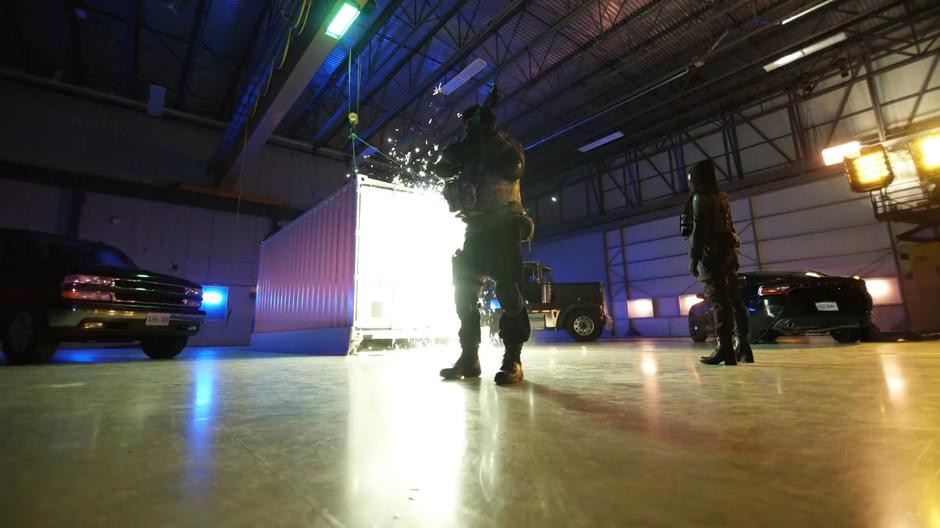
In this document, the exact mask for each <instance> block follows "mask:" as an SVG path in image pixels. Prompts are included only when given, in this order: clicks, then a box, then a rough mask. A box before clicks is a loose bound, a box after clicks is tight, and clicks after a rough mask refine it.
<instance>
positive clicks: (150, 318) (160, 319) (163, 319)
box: [146, 313, 170, 326]
mask: <svg viewBox="0 0 940 528" xmlns="http://www.w3.org/2000/svg"><path fill="white" fill-rule="evenodd" d="M146 326H170V314H161V313H149V314H147V323H146Z"/></svg>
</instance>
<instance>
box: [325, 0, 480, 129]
mask: <svg viewBox="0 0 940 528" xmlns="http://www.w3.org/2000/svg"><path fill="white" fill-rule="evenodd" d="M467 2H468V0H458V1H457V2H456V3H454V5H453V6H451V8H450V9H448V10H447V11H446V12H445V13H443V15H441V16H440V18H438V20H437V23H436V24H434V27H432V28H431V30H430V31H428V32H427V33H425V35H424V37H423V38H422V39H421V41H420V42H418V43H417V44H416V45H415V46H414V47H412V48H411V49H410V50H408V52H407V53H406V54H405V55H404V56H403V57H402V58H401V59H399V60H398V62H396V63H395V65H394V66H393V67H392V69H391V70H389V73H388V75H386V76H385V77H384V78H383V79H382V81H381V82H378V83H373V84H372V89H371V90H367V91H366V94H365V97H363V98H362V100H361V101H360V104H361V106H365V105H366V104H368V103H369V102H370V101H371V100H372V99H373V98H374V97H375V95H376V94H377V93H379V92H380V91H382V90H383V89H385V88H387V85H388V81H389V80H390V79H391V78H393V77H394V76H395V75H396V74H397V73H398V72H399V71H401V69H402V68H403V67H404V66H405V65H406V64H408V63H409V62H410V61H411V59H412V58H413V57H414V56H415V55H416V54H417V53H418V51H419V50H421V49H424V47H425V46H427V45H428V44H429V43H430V42H431V39H433V38H434V35H436V34H437V32H438V31H440V30H441V28H443V27H444V26H445V25H447V23H448V22H450V20H451V19H452V18H454V16H455V15H457V13H459V12H460V9H461V8H462V7H463V6H464V4H466V3H467ZM345 116H346V109H345V108H342V107H340V108H337V109H336V111H335V112H333V115H332V116H330V118H329V119H327V120H326V122H325V123H323V125H322V126H320V129H319V130H317V133H316V134H314V136H313V144H314V145H323V144H326V142H327V141H329V139H330V138H332V137H333V136H334V135H336V132H337V131H338V130H339V128H340V127H341V126H342V124H343V123H345V121H344V120H343V118H345Z"/></svg>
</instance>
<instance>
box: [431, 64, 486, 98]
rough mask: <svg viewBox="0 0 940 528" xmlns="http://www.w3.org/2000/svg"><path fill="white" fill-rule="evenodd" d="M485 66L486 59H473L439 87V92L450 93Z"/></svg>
mask: <svg viewBox="0 0 940 528" xmlns="http://www.w3.org/2000/svg"><path fill="white" fill-rule="evenodd" d="M483 68H486V61H485V60H483V59H474V60H473V62H471V63H470V64H468V65H467V67H466V68H464V69H463V70H461V71H460V73H458V74H457V75H455V76H454V78H453V79H451V80H449V81H447V84H445V85H444V86H442V87H441V93H443V94H444V95H450V94H452V93H454V92H456V91H457V89H459V88H460V87H461V86H463V85H464V84H466V83H467V81H469V80H470V79H472V78H473V76H474V75H476V74H478V73H480V70H482V69H483Z"/></svg>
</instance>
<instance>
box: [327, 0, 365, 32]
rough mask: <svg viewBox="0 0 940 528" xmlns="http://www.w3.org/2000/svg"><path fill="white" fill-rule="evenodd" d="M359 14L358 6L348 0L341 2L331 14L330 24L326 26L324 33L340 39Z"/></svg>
mask: <svg viewBox="0 0 940 528" xmlns="http://www.w3.org/2000/svg"><path fill="white" fill-rule="evenodd" d="M358 16H359V8H358V7H356V6H355V5H353V4H350V3H348V2H343V5H342V6H340V8H339V11H337V12H336V15H334V16H333V20H331V21H330V25H329V26H327V27H326V34H327V35H328V36H330V37H333V38H335V39H340V38H342V37H343V35H344V34H345V33H346V30H348V29H349V26H351V25H352V23H353V21H355V20H356V17H358Z"/></svg>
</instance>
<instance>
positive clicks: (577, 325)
mask: <svg viewBox="0 0 940 528" xmlns="http://www.w3.org/2000/svg"><path fill="white" fill-rule="evenodd" d="M565 330H567V331H568V335H570V336H571V337H572V338H573V339H574V340H575V341H580V342H586V341H597V338H598V337H600V335H601V332H603V331H604V321H603V319H602V318H601V316H600V314H598V313H596V312H592V311H590V310H585V309H577V310H572V311H571V313H570V314H568V317H567V318H566V319H565Z"/></svg>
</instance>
